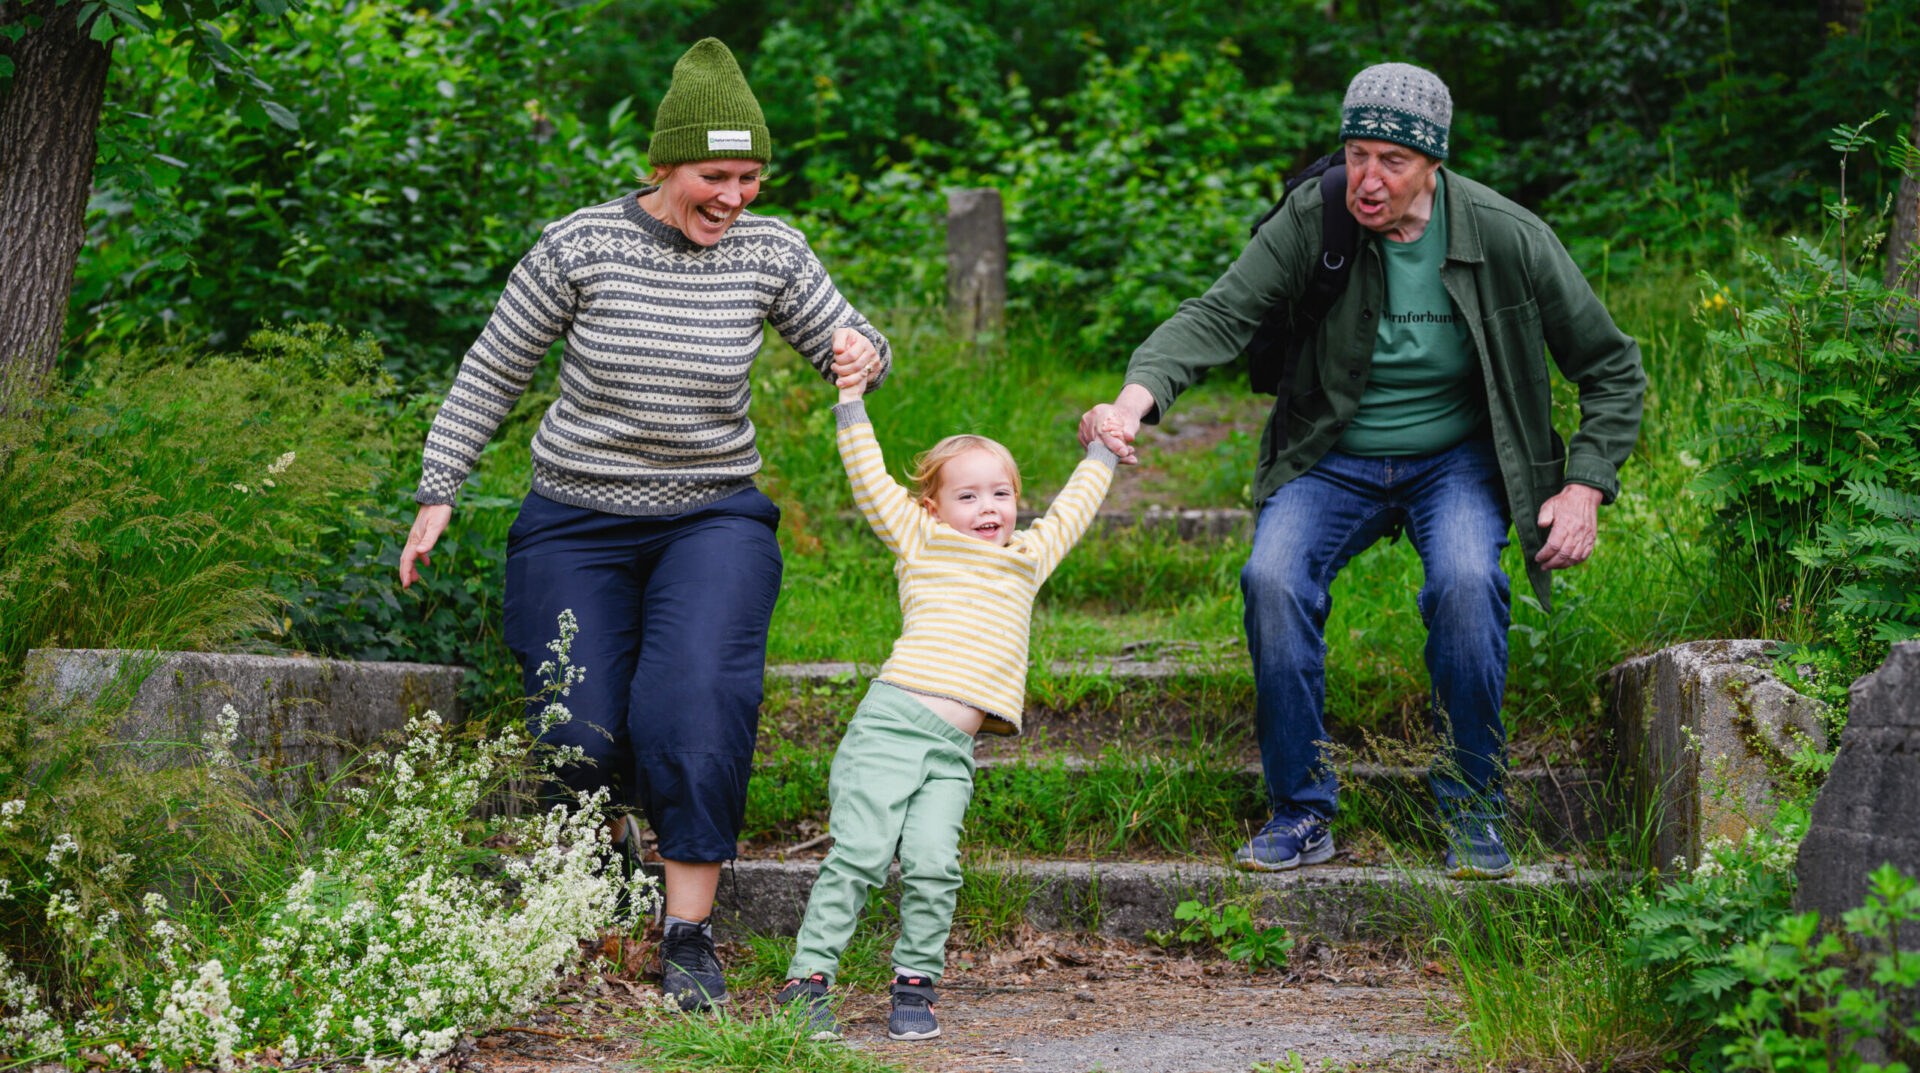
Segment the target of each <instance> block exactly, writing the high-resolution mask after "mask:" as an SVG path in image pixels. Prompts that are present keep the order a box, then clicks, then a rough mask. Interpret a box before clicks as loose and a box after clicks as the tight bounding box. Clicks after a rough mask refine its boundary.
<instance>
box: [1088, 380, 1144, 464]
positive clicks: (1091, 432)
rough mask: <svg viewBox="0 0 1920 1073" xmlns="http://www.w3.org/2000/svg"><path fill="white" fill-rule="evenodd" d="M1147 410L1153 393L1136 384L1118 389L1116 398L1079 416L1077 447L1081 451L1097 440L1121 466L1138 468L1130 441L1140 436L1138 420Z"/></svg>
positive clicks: (1137, 457)
mask: <svg viewBox="0 0 1920 1073" xmlns="http://www.w3.org/2000/svg"><path fill="white" fill-rule="evenodd" d="M1151 409H1153V393H1152V392H1150V391H1148V390H1147V389H1146V388H1143V387H1141V386H1140V385H1139V384H1128V385H1127V386H1126V387H1124V388H1121V389H1120V397H1119V398H1116V399H1114V400H1113V402H1111V403H1105V402H1103V403H1100V404H1099V405H1097V406H1095V407H1094V408H1093V409H1091V410H1088V411H1087V412H1086V413H1084V414H1082V415H1080V446H1082V447H1085V446H1086V445H1087V444H1090V443H1092V442H1093V441H1094V440H1095V439H1096V438H1097V439H1099V441H1100V442H1101V443H1104V444H1106V445H1107V450H1109V451H1112V452H1113V453H1114V454H1115V455H1116V456H1118V457H1119V459H1120V461H1121V462H1123V463H1125V464H1127V465H1129V466H1136V465H1139V464H1140V456H1139V454H1138V453H1136V452H1135V451H1134V449H1133V438H1134V437H1135V436H1138V435H1139V434H1140V419H1141V418H1142V417H1145V416H1146V414H1147V411H1149V410H1151Z"/></svg>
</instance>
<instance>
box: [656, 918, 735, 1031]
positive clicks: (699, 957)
mask: <svg viewBox="0 0 1920 1073" xmlns="http://www.w3.org/2000/svg"><path fill="white" fill-rule="evenodd" d="M660 990H662V991H664V992H666V993H667V997H668V998H670V999H672V1000H674V1001H675V1002H677V1003H679V1004H680V1008H681V1009H682V1010H687V1011H689V1012H691V1011H693V1010H699V1009H705V1008H706V1007H708V1006H718V1005H720V1004H721V1003H723V1002H725V1001H727V978H726V976H725V975H724V974H723V973H722V972H721V969H720V955H718V954H716V953H714V950H713V933H712V932H710V931H708V930H707V929H706V928H705V927H704V926H702V925H699V924H686V923H672V924H668V925H667V930H666V934H665V936H663V937H662V938H661V940H660Z"/></svg>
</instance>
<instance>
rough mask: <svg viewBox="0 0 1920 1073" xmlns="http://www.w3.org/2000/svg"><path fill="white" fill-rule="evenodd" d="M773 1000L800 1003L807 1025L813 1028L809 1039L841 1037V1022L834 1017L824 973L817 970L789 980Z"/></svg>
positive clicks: (784, 1004) (782, 1003)
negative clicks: (801, 977)
mask: <svg viewBox="0 0 1920 1073" xmlns="http://www.w3.org/2000/svg"><path fill="white" fill-rule="evenodd" d="M773 1001H774V1002H776V1003H778V1004H780V1005H782V1006H786V1005H789V1004H792V1003H795V1002H798V1003H800V1010H801V1013H802V1014H804V1015H805V1017H806V1022H807V1025H806V1026H807V1028H808V1029H810V1030H811V1031H810V1032H809V1033H808V1035H807V1038H808V1039H811V1040H830V1039H839V1038H840V1023H839V1022H838V1021H837V1020H835V1019H834V1016H833V999H831V998H829V997H827V978H826V977H825V976H824V975H822V974H820V973H817V972H816V973H814V974H813V975H812V976H809V977H807V978H806V979H804V980H788V981H787V986H785V987H783V988H781V989H780V993H779V994H778V995H775V996H773Z"/></svg>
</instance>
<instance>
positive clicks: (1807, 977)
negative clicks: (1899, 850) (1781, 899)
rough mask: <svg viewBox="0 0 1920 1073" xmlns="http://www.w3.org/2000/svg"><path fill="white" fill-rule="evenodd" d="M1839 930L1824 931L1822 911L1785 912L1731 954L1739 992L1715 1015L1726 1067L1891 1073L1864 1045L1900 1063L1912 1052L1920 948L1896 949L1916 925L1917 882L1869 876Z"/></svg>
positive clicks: (1887, 874)
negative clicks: (1884, 1051)
mask: <svg viewBox="0 0 1920 1073" xmlns="http://www.w3.org/2000/svg"><path fill="white" fill-rule="evenodd" d="M1843 920H1844V923H1845V927H1844V928H1843V929H1841V930H1838V931H1835V930H1823V929H1822V928H1821V926H1820V914H1818V913H1800V914H1796V915H1793V916H1788V917H1785V918H1783V919H1782V920H1780V921H1779V922H1778V923H1776V924H1775V925H1774V926H1773V927H1772V928H1770V929H1768V930H1767V932H1766V933H1765V934H1763V935H1760V936H1758V937H1756V938H1755V939H1754V940H1753V941H1751V942H1749V943H1746V944H1744V945H1742V946H1740V947H1738V948H1737V949H1735V950H1734V951H1733V953H1732V957H1731V959H1730V960H1731V963H1732V966H1733V967H1734V968H1735V969H1736V970H1738V971H1739V973H1740V974H1741V977H1742V983H1743V984H1744V985H1745V987H1746V991H1745V994H1744V995H1743V996H1742V998H1741V1001H1740V1002H1739V1003H1738V1004H1737V1005H1735V1006H1733V1007H1732V1008H1731V1009H1728V1010H1726V1011H1725V1012H1723V1013H1721V1014H1720V1015H1719V1017H1718V1018H1716V1019H1715V1021H1714V1024H1715V1026H1716V1027H1718V1028H1721V1029H1724V1030H1726V1031H1727V1032H1728V1033H1729V1034H1730V1035H1731V1038H1730V1039H1729V1040H1728V1041H1727V1043H1726V1044H1725V1045H1724V1046H1723V1047H1722V1048H1721V1052H1720V1053H1721V1055H1722V1056H1723V1057H1724V1058H1726V1059H1727V1068H1728V1069H1730V1070H1745V1069H1754V1070H1766V1071H1773V1070H1823V1071H1829V1073H1842V1071H1860V1073H1895V1071H1898V1070H1905V1069H1907V1068H1908V1066H1907V1065H1906V1064H1905V1063H1904V1062H1901V1061H1898V1060H1897V1059H1896V1060H1892V1061H1889V1062H1885V1063H1883V1062H1879V1061H1875V1060H1874V1059H1872V1058H1870V1057H1868V1055H1869V1054H1871V1053H1873V1052H1870V1051H1867V1050H1866V1049H1865V1048H1863V1046H1862V1044H1864V1043H1866V1042H1868V1041H1873V1042H1874V1043H1875V1044H1876V1045H1877V1046H1876V1050H1877V1049H1880V1048H1887V1049H1891V1050H1892V1051H1893V1052H1894V1053H1895V1054H1901V1053H1904V1054H1905V1055H1906V1056H1908V1057H1912V1056H1914V1055H1916V1054H1920V1007H1916V1005H1915V1001H1914V996H1915V994H1916V988H1920V950H1915V949H1907V950H1902V949H1901V948H1900V937H1901V936H1900V933H1901V931H1902V930H1903V929H1907V930H1911V929H1912V928H1913V927H1914V925H1915V923H1916V922H1920V883H1916V882H1915V881H1914V879H1913V878H1912V877H1910V876H1905V875H1902V874H1900V872H1899V871H1898V870H1897V869H1895V868H1894V867H1893V866H1892V865H1891V864H1886V865H1882V866H1881V867H1880V868H1879V869H1877V870H1876V871H1875V872H1874V873H1873V874H1872V875H1871V876H1869V877H1868V892H1867V896H1866V901H1865V903H1864V904H1862V905H1861V906H1860V907H1859V908H1857V909H1850V910H1848V911H1847V912H1846V913H1845V914H1844V916H1843Z"/></svg>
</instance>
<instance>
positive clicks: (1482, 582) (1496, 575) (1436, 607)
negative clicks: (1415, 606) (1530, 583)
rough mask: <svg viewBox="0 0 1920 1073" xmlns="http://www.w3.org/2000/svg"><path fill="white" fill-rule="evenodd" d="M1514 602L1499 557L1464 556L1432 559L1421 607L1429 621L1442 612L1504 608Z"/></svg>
mask: <svg viewBox="0 0 1920 1073" xmlns="http://www.w3.org/2000/svg"><path fill="white" fill-rule="evenodd" d="M1511 604H1512V593H1511V584H1510V583H1509V581H1508V580H1507V574H1506V571H1504V570H1502V569H1500V562H1499V560H1497V559H1495V560H1492V561H1485V560H1481V559H1478V558H1467V557H1462V558H1458V559H1453V560H1450V561H1442V562H1436V563H1433V564H1431V565H1430V566H1429V567H1428V573H1427V583H1426V585H1425V586H1423V587H1422V588H1421V590H1420V610H1421V612H1422V613H1423V614H1424V615H1425V617H1426V618H1427V619H1428V620H1429V621H1431V620H1432V619H1433V618H1434V617H1435V616H1439V615H1462V614H1464V615H1473V614H1477V613H1480V612H1483V611H1487V610H1495V611H1503V610H1505V609H1507V608H1509V607H1510V606H1511Z"/></svg>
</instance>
